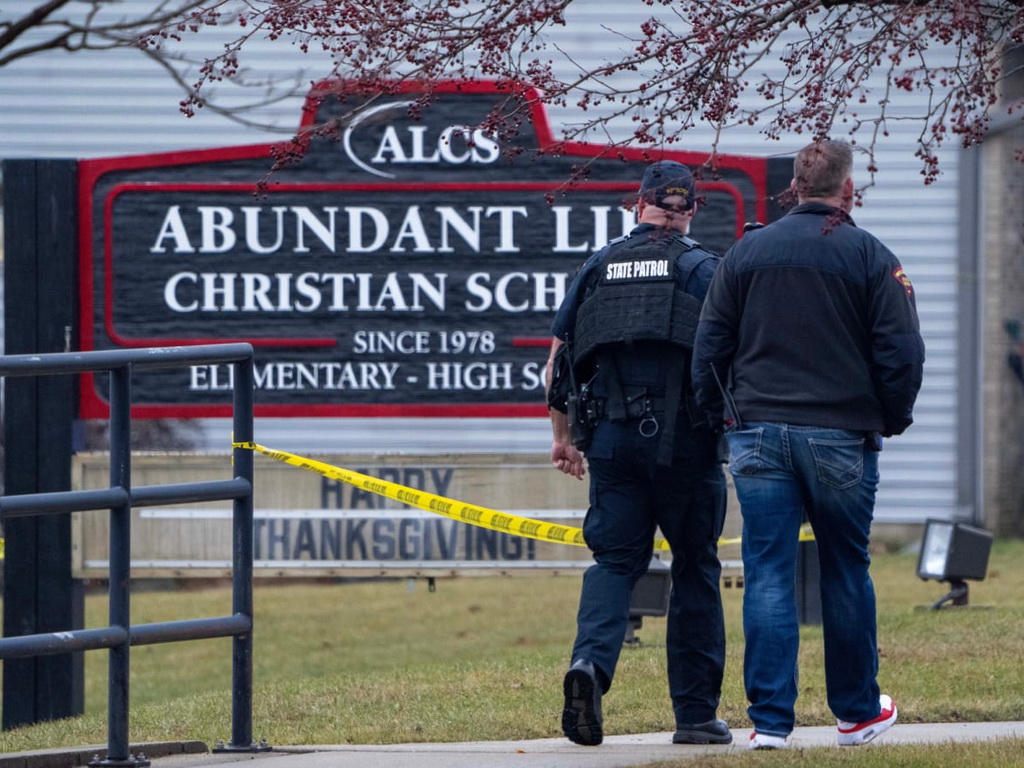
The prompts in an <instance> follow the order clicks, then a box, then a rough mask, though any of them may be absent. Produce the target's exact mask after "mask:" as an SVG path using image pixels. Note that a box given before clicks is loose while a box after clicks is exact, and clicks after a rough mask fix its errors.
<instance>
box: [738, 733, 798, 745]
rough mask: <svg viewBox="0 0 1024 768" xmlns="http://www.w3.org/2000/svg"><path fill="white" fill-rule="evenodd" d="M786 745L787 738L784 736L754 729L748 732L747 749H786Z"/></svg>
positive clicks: (787, 743) (787, 742)
mask: <svg viewBox="0 0 1024 768" xmlns="http://www.w3.org/2000/svg"><path fill="white" fill-rule="evenodd" d="M788 746H789V739H788V738H786V737H784V736H769V735H768V734H767V733H758V732H757V731H754V732H753V733H752V734H750V743H749V744H747V749H786V748H787V747H788Z"/></svg>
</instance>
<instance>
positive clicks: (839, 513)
mask: <svg viewBox="0 0 1024 768" xmlns="http://www.w3.org/2000/svg"><path fill="white" fill-rule="evenodd" d="M864 437H865V436H864V434H863V433H861V432H852V431H850V430H845V429H826V428H819V427H799V426H793V425H789V424H776V423H767V422H755V423H750V424H745V425H744V428H743V429H742V430H739V431H736V432H731V433H729V434H728V435H727V439H728V442H729V471H730V472H731V473H732V476H733V479H734V481H735V484H736V495H737V497H738V499H739V502H740V509H741V511H742V514H743V542H742V550H743V574H744V582H745V583H744V594H743V631H744V634H745V636H746V649H745V654H744V660H743V675H744V683H745V685H746V691H747V700H748V701H749V702H750V706H749V708H748V710H747V712H748V714H749V715H750V719H751V720H752V721H753V724H754V729H755V730H757V731H758V732H759V733H764V734H768V735H772V736H787V735H788V734H789V733H790V732H791V731H792V730H793V725H794V714H793V707H794V705H795V704H796V697H797V651H798V649H799V644H800V633H799V627H798V622H797V608H796V557H797V545H798V532H799V528H800V525H801V522H802V521H803V518H804V515H805V514H806V516H807V519H808V520H809V521H810V524H811V527H812V528H813V529H814V536H815V539H816V541H817V545H818V560H819V566H820V571H821V608H822V625H823V630H824V645H825V685H826V689H827V694H828V704H829V707H830V708H831V710H832V712H833V713H834V714H835V716H836V717H837V718H839V719H841V720H846V721H848V722H855V723H859V722H864V721H866V720H871V719H872V718H874V717H876V716H877V715H878V713H879V703H878V695H879V691H878V682H877V679H876V678H877V674H878V642H877V628H876V621H875V588H874V584H873V583H872V581H871V576H870V575H869V573H868V566H869V565H870V556H869V554H868V538H869V534H870V531H871V519H872V516H873V513H874V506H875V491H876V489H877V488H878V453H877V451H872V450H866V448H865V445H864Z"/></svg>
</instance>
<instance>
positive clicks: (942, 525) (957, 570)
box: [917, 520, 992, 610]
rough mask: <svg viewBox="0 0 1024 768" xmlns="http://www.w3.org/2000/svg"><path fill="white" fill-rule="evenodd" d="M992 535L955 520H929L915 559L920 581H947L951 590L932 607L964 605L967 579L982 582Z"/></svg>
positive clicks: (986, 567)
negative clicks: (918, 553)
mask: <svg viewBox="0 0 1024 768" xmlns="http://www.w3.org/2000/svg"><path fill="white" fill-rule="evenodd" d="M991 551H992V533H991V532H990V531H986V530H985V529H984V528H976V527H974V526H972V525H967V524H966V523H962V522H959V521H955V520H928V521H927V522H926V523H925V528H924V540H923V541H922V542H921V555H920V557H918V560H917V575H918V576H919V577H920V578H922V579H925V580H927V579H933V580H935V581H947V582H949V586H950V590H949V594H947V595H946V596H945V597H943V598H942V599H940V600H938V601H937V602H935V603H934V604H933V605H932V609H933V610H939V609H940V608H942V607H943V606H945V605H946V604H947V603H950V604H951V605H967V604H968V590H967V582H966V579H973V580H975V581H981V580H982V579H984V578H985V573H986V571H987V570H988V556H989V553H990V552H991Z"/></svg>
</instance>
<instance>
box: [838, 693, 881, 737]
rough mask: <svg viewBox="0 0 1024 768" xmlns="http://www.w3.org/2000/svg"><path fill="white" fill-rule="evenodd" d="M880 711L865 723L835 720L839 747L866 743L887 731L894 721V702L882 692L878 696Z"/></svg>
mask: <svg viewBox="0 0 1024 768" xmlns="http://www.w3.org/2000/svg"><path fill="white" fill-rule="evenodd" d="M878 702H879V704H881V705H882V711H881V712H879V713H878V717H876V718H875V719H874V720H868V721H867V722H866V723H848V722H846V721H845V720H837V721H836V725H837V727H838V729H839V734H838V736H837V737H836V738H837V741H838V742H839V746H840V747H856V746H858V745H860V744H867V743H868V742H869V741H871V740H872V739H874V738H875V737H876V736H881V735H882V734H883V733H885V732H886V731H888V730H889V729H890V728H891V727H892V725H893V723H895V722H896V703H895V702H894V701H893V700H892V698H891V697H889V696H886V695H885V694H884V693H883V694H882V695H881V696H879V697H878Z"/></svg>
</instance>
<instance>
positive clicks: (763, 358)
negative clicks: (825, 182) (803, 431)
mask: <svg viewBox="0 0 1024 768" xmlns="http://www.w3.org/2000/svg"><path fill="white" fill-rule="evenodd" d="M923 363H924V342H923V340H922V339H921V333H920V329H919V324H918V318H917V309H916V306H915V302H914V291H913V288H912V286H911V284H910V280H909V278H907V276H906V274H905V273H904V272H903V268H902V267H901V266H900V263H899V261H898V260H897V259H896V257H895V256H894V255H893V254H892V252H891V251H889V249H888V248H886V247H885V246H884V245H882V243H881V242H879V241H878V240H877V239H876V238H875V237H873V236H872V235H870V234H868V233H867V232H865V231H864V230H861V229H858V228H857V227H856V225H855V224H854V223H853V220H852V219H850V217H849V216H847V215H846V214H845V213H843V212H842V211H840V210H838V209H836V208H832V207H829V206H825V205H820V204H817V203H805V204H803V205H799V206H797V207H796V208H794V209H793V210H791V211H790V212H789V213H788V214H787V215H786V216H784V217H783V218H781V219H780V220H779V221H777V222H774V223H772V224H770V225H768V226H767V227H764V228H763V229H757V230H754V231H752V232H749V233H747V234H746V235H744V237H743V239H741V240H740V241H738V242H737V243H736V244H735V245H733V247H732V248H731V249H730V250H729V251H728V253H726V255H725V258H724V260H723V263H722V266H721V267H720V268H719V270H718V272H717V273H716V275H715V278H714V280H713V281H712V283H711V287H710V289H709V291H708V295H707V298H706V300H705V303H704V308H703V311H702V313H701V319H700V324H699V326H698V329H697V340H696V345H695V349H694V355H693V367H692V376H693V383H694V388H695V390H696V396H697V402H698V405H699V406H700V408H701V410H702V411H703V412H704V414H705V415H706V416H707V418H708V420H709V422H711V423H712V425H713V426H720V425H721V422H722V401H723V398H722V394H721V391H720V389H719V387H718V386H717V384H716V382H715V378H714V373H713V371H712V366H714V368H715V369H716V370H717V372H718V374H719V375H720V377H721V379H722V381H723V383H725V382H726V381H727V376H728V374H729V372H730V371H731V377H732V388H733V397H734V399H735V402H736V406H737V410H738V412H739V415H740V417H741V418H742V420H743V421H745V422H752V421H776V422H783V423H787V424H796V425H803V426H817V427H826V428H837V429H851V430H863V431H876V432H881V433H882V434H884V435H894V434H900V433H901V432H903V430H905V429H906V428H907V427H908V426H909V425H910V424H911V423H912V421H913V418H912V411H913V406H914V401H915V400H916V398H917V393H918V390H919V389H920V388H921V377H922V368H923Z"/></svg>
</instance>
